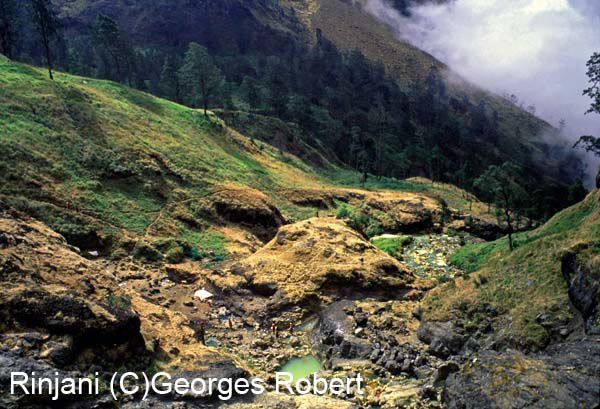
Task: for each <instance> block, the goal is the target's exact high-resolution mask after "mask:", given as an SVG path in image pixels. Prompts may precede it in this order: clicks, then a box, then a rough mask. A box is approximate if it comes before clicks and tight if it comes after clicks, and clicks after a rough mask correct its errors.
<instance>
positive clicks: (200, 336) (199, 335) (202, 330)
mask: <svg viewBox="0 0 600 409" xmlns="http://www.w3.org/2000/svg"><path fill="white" fill-rule="evenodd" d="M197 328H198V329H197V331H196V340H197V341H198V342H200V343H202V345H206V343H205V340H204V338H205V336H206V327H205V324H204V321H200V322H199V323H198V325H197Z"/></svg>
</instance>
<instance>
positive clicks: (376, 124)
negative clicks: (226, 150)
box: [11, 0, 583, 219]
mask: <svg viewBox="0 0 600 409" xmlns="http://www.w3.org/2000/svg"><path fill="white" fill-rule="evenodd" d="M55 7H56V13H57V20H58V21H59V22H60V26H61V28H60V30H58V31H57V35H55V36H53V38H52V55H53V58H54V60H55V64H56V66H57V67H59V68H61V69H64V70H67V71H69V72H73V73H75V74H80V75H87V76H94V77H97V78H105V79H111V80H115V81H119V82H122V83H125V84H128V85H131V86H133V87H135V88H138V89H141V90H145V91H149V92H151V93H153V94H155V95H159V96H162V97H165V98H168V99H171V100H173V101H176V102H181V103H184V104H186V105H189V106H192V107H201V106H204V105H206V106H207V107H209V108H221V109H223V110H224V111H223V115H229V116H232V114H233V116H236V114H235V113H236V112H238V113H239V112H250V113H253V114H259V115H262V116H267V117H273V118H277V119H279V120H281V121H283V125H284V126H286V127H288V128H289V130H288V131H286V133H287V134H288V135H294V137H293V138H294V140H295V141H287V142H285V143H280V144H279V145H280V147H281V148H282V149H284V150H285V149H288V150H291V151H292V152H294V153H295V152H296V151H297V150H298V148H297V143H296V142H298V143H300V144H303V145H308V146H311V147H312V148H314V149H316V150H318V151H319V152H321V153H322V154H323V155H324V156H325V157H327V158H328V160H330V161H334V162H338V161H341V162H342V163H344V164H345V165H346V166H348V167H350V168H353V169H355V170H357V171H359V172H360V173H362V174H363V176H362V178H363V179H366V178H368V177H369V175H373V176H388V177H396V178H406V177H411V176H426V177H428V178H430V179H432V180H437V181H443V182H449V183H453V184H456V185H458V186H461V187H463V188H465V189H468V190H472V191H477V189H476V188H475V186H474V183H473V182H474V180H475V179H476V178H477V177H478V176H479V175H480V174H482V173H483V172H484V171H485V170H486V169H487V168H488V167H489V166H491V165H500V164H502V163H504V162H507V161H511V162H514V163H516V164H517V165H518V167H519V168H520V172H519V179H520V184H521V185H522V186H523V187H524V188H525V189H526V190H527V191H529V192H530V193H531V195H530V197H528V198H526V200H524V202H523V203H522V205H521V206H520V207H521V209H520V212H521V213H522V214H524V215H527V216H529V217H532V218H537V219H545V218H547V217H549V216H550V215H551V214H553V213H554V212H555V211H556V210H558V209H560V208H563V207H565V206H566V205H569V204H571V203H574V202H575V201H576V200H578V199H580V198H581V197H582V193H583V190H582V189H581V187H580V185H578V184H577V181H578V179H579V178H580V177H581V176H582V169H583V168H582V165H581V163H580V161H579V159H578V158H577V157H576V156H575V154H574V153H573V152H572V151H571V150H570V149H569V148H570V147H561V146H553V145H552V144H551V143H549V142H546V141H552V140H557V138H556V132H557V131H556V130H554V129H553V128H552V127H550V126H549V125H548V124H547V123H545V122H543V121H541V120H539V119H537V118H535V117H534V116H532V115H530V114H528V113H526V112H524V111H521V110H519V109H518V108H517V107H516V106H513V105H512V104H510V103H509V102H508V101H504V100H502V99H501V98H499V97H494V96H491V95H489V94H487V93H485V92H483V91H480V90H477V89H475V88H474V87H472V86H470V85H468V84H466V83H464V85H461V86H457V85H456V84H455V83H449V82H448V81H447V79H446V72H445V67H443V65H442V64H440V63H439V62H437V61H435V60H434V59H433V58H432V57H431V56H429V55H426V54H425V53H423V52H421V51H419V50H417V49H414V48H413V47H410V46H408V45H406V44H403V43H401V42H399V41H397V40H396V39H395V38H394V37H393V36H392V35H391V33H390V32H388V31H387V29H386V28H385V27H384V26H382V25H381V24H380V23H377V22H376V21H374V19H372V18H370V17H369V16H367V15H366V14H365V13H362V12H361V10H360V8H359V6H358V5H352V4H350V3H349V2H344V1H340V0H335V1H332V2H318V1H304V2H285V1H274V0H253V1H243V2H242V1H238V0H228V1H202V2H194V3H190V2H185V1H177V2H175V3H173V2H162V1H157V2H152V3H150V4H148V3H146V2H133V3H132V2H120V1H119V2H113V1H97V2H88V1H83V0H80V1H75V2H71V1H69V2H66V1H57V2H56V3H55ZM27 13H28V12H27V10H18V11H17V13H16V14H15V17H14V19H15V21H18V22H19V24H16V25H15V30H14V31H15V32H14V34H15V35H14V36H13V37H14V46H13V47H12V48H11V50H12V52H11V54H13V56H14V57H15V58H17V59H20V60H24V61H31V62H36V63H38V64H40V63H42V62H43V60H44V58H43V55H44V53H43V47H41V45H40V41H39V36H38V35H37V34H36V30H35V27H34V26H33V25H32V23H31V22H30V19H28V18H27ZM336 19H339V22H340V23H341V24H337V23H336ZM356 27H358V31H356V29H355V28H356ZM341 39H344V40H343V41H342V40H341ZM369 40H370V41H369ZM192 42H195V43H198V44H199V47H196V48H194V51H193V52H191V51H190V50H191V48H190V47H189V46H190V43H192ZM90 45H92V46H91V47H90ZM382 47H383V48H382ZM374 50H379V52H378V53H375V54H374V53H373V51H374ZM186 53H187V54H186ZM380 57H381V58H380ZM194 59H195V61H196V62H200V64H199V66H200V67H201V66H202V63H201V62H202V61H205V62H206V63H207V64H205V65H204V66H205V67H210V68H211V71H210V72H211V77H212V78H211V86H210V87H209V88H208V89H206V90H204V91H205V92H200V91H199V90H198V89H197V86H196V84H195V83H194V74H193V73H191V72H190V70H193V69H194ZM392 61H401V63H400V65H398V64H397V63H392ZM186 70H187V71H188V72H187V74H186V72H185V71H186ZM228 112H230V113H228ZM256 136H257V138H261V139H269V138H270V139H272V136H271V135H266V134H261V133H257V135H256ZM570 186H573V188H570ZM573 192H576V194H575V195H574V194H573ZM477 193H479V194H481V195H482V196H483V197H486V192H485V190H480V191H477ZM489 199H490V200H491V198H489Z"/></svg>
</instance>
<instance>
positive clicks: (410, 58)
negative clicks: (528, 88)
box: [281, 0, 581, 181]
mask: <svg viewBox="0 0 600 409" xmlns="http://www.w3.org/2000/svg"><path fill="white" fill-rule="evenodd" d="M281 3H282V4H284V5H285V6H286V7H291V8H293V9H294V10H296V12H297V15H298V16H299V19H300V21H302V22H303V24H304V25H305V27H307V30H308V31H309V33H311V35H310V38H311V41H313V42H314V41H315V32H316V30H321V31H322V33H323V35H324V36H325V37H326V38H328V39H329V40H331V41H333V43H335V44H336V45H337V46H338V47H339V48H340V49H343V50H359V51H360V52H361V53H363V54H364V55H365V56H366V57H367V58H368V59H370V60H371V61H374V62H377V63H381V64H383V65H384V66H385V68H386V70H387V72H388V73H389V74H390V75H391V76H392V77H394V78H395V79H396V80H397V81H398V82H399V83H400V84H401V85H402V86H403V87H404V88H405V89H413V88H415V87H418V86H424V84H425V82H426V80H427V77H428V76H429V75H430V73H431V72H432V69H436V70H439V71H440V72H442V73H443V75H444V76H445V77H446V80H447V82H446V85H447V87H448V90H449V93H450V94H451V95H452V96H453V97H455V98H457V99H459V100H460V99H463V98H465V97H468V98H470V99H472V100H473V101H475V103H476V104H477V103H481V102H483V103H484V104H485V105H486V107H487V109H488V110H489V111H490V112H496V114H497V117H498V119H499V122H498V124H497V126H498V128H499V129H500V130H501V133H502V134H504V138H505V141H503V142H502V144H501V147H500V150H501V151H504V147H505V146H512V147H513V150H512V152H508V151H506V152H502V156H503V157H504V160H514V161H517V162H519V163H523V165H524V166H531V168H530V169H528V170H529V171H534V169H535V163H540V164H541V163H545V167H544V168H543V173H544V177H549V176H550V177H552V178H555V179H556V180H563V181H564V180H568V179H569V177H574V176H576V175H577V174H578V172H580V171H581V168H580V166H579V165H577V162H578V161H579V159H576V158H574V157H572V158H571V160H570V162H571V164H570V166H569V167H566V168H565V164H566V162H567V161H569V156H570V153H569V148H570V146H567V144H565V142H564V141H561V140H560V138H559V137H558V136H556V135H555V132H553V129H552V126H551V125H550V124H548V123H547V122H545V121H543V120H542V119H540V118H537V117H536V116H534V115H532V114H530V113H529V112H526V111H524V110H523V109H521V108H519V107H517V106H515V105H513V104H512V103H510V102H508V101H506V100H505V99H503V98H501V97H500V96H498V95H494V94H492V93H491V92H488V91H486V90H484V89H481V88H479V87H476V86H474V85H472V84H470V83H469V82H467V81H466V80H464V79H463V78H460V77H459V76H458V75H457V74H455V73H453V72H452V71H451V69H450V68H449V67H447V66H445V64H443V63H442V62H440V61H439V60H437V59H436V58H435V57H433V56H432V55H430V54H428V53H426V52H424V51H422V50H420V49H418V48H416V47H414V46H412V45H411V44H409V43H408V42H405V41H403V40H402V39H400V38H398V36H397V35H396V34H395V33H394V32H393V30H392V29H391V28H390V27H388V26H387V25H386V24H385V23H384V22H382V21H379V20H378V19H377V18H375V17H374V16H373V15H371V14H370V13H369V12H368V11H366V10H365V9H364V6H365V5H366V4H367V1H366V0H359V1H356V0H352V1H351V0H294V1H289V0H281ZM455 115H457V116H458V117H461V116H463V115H464V112H455ZM517 128H519V129H520V133H519V135H515V130H516V129H517ZM542 136H543V138H542ZM553 146H554V147H556V148H555V149H552V147H553ZM521 151H524V152H527V153H528V154H530V155H532V156H533V159H534V160H533V161H532V163H531V164H529V165H527V164H525V162H526V161H522V159H521V158H519V157H518V154H517V156H515V154H516V152H521ZM511 155H512V156H511ZM560 167H563V169H562V170H559V168H560ZM569 175H570V176H569Z"/></svg>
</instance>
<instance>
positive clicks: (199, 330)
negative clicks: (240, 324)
mask: <svg viewBox="0 0 600 409" xmlns="http://www.w3.org/2000/svg"><path fill="white" fill-rule="evenodd" d="M233 327H234V325H233V320H232V319H231V318H227V329H228V330H233ZM192 328H193V329H194V331H195V334H196V340H197V341H198V342H200V343H202V344H203V345H206V322H205V321H204V320H198V321H193V322H192ZM257 329H260V326H259V327H258V328H257ZM287 330H288V333H289V335H292V334H293V333H294V324H293V323H292V322H290V323H289V326H288V328H287ZM270 332H271V336H272V337H273V338H278V337H279V327H278V325H277V323H276V322H275V321H272V322H271V327H270Z"/></svg>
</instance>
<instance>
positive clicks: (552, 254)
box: [424, 190, 600, 347]
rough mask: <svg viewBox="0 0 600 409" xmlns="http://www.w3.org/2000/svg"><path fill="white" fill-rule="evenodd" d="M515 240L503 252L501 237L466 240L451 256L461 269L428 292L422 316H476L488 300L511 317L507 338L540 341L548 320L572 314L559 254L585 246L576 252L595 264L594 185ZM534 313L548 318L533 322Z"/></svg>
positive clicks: (547, 333)
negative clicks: (461, 273) (582, 196)
mask: <svg viewBox="0 0 600 409" xmlns="http://www.w3.org/2000/svg"><path fill="white" fill-rule="evenodd" d="M516 244H517V248H516V249H515V250H514V251H513V252H509V251H508V243H507V239H506V238H503V239H500V240H498V241H495V242H491V243H482V244H477V245H471V246H466V247H464V248H463V249H462V250H461V251H459V252H458V253H456V254H455V255H454V256H453V259H452V261H453V263H454V264H456V265H458V266H460V267H462V268H464V269H465V270H466V271H467V275H466V276H465V277H463V278H459V279H457V280H456V281H454V282H451V283H449V284H446V285H445V286H443V287H442V288H440V289H438V290H436V291H433V292H432V293H431V295H429V296H428V298H427V300H426V301H425V305H426V309H425V314H424V316H425V318H426V319H429V320H447V319H452V318H453V317H457V316H461V317H464V316H465V315H466V316H467V317H468V319H469V320H472V321H477V320H478V316H479V318H480V317H481V311H485V308H484V307H485V306H492V307H493V308H494V309H495V310H496V311H497V312H498V313H499V314H500V317H502V318H509V317H510V318H512V324H511V325H508V326H506V327H505V328H506V331H507V332H506V334H505V336H506V337H507V338H511V339H512V341H513V342H516V343H519V344H523V345H526V346H533V347H543V346H544V345H545V344H546V343H547V342H548V341H549V340H550V338H551V336H552V328H555V325H554V324H557V325H562V324H564V323H565V322H568V321H569V320H570V319H571V318H572V310H571V309H570V307H569V297H568V293H567V284H566V282H565V280H564V278H563V276H562V272H561V258H562V256H563V254H564V253H565V252H566V251H567V250H569V249H573V248H578V249H585V250H583V253H582V254H580V256H582V257H583V258H584V259H585V260H587V262H588V264H590V265H593V266H595V268H598V266H599V265H600V191H599V190H595V191H593V192H592V193H590V194H589V196H588V197H587V198H586V199H585V200H584V201H582V202H581V203H579V204H577V205H575V206H572V207H570V208H568V209H565V210H564V211H562V212H560V213H558V214H556V215H555V216H554V217H553V218H552V219H551V220H549V221H548V222H547V223H546V224H544V225H543V226H541V227H539V228H538V229H536V230H533V231H530V232H526V233H520V234H517V235H516ZM540 314H545V315H547V316H548V317H549V319H547V320H545V321H544V322H539V320H538V319H537V318H538V316H540ZM507 321H509V322H510V320H507ZM474 324H476V322H474Z"/></svg>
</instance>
